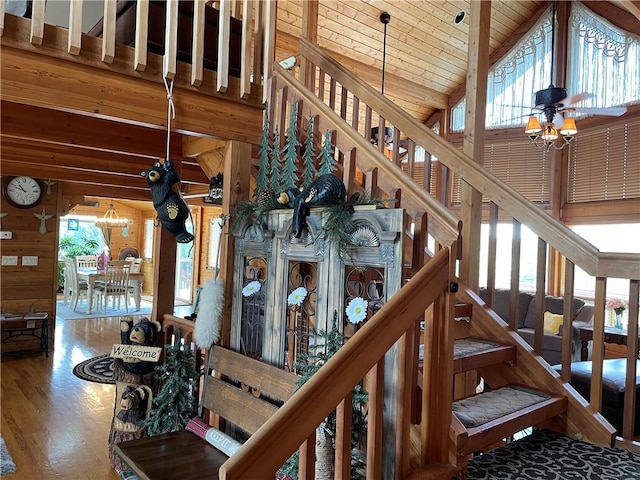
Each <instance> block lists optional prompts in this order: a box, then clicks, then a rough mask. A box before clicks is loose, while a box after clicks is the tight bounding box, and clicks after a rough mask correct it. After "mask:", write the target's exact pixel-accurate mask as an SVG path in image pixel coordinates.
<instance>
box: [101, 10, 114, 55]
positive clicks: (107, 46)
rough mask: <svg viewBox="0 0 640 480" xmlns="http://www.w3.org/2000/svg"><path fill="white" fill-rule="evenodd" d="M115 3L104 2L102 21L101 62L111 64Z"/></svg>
mask: <svg viewBox="0 0 640 480" xmlns="http://www.w3.org/2000/svg"><path fill="white" fill-rule="evenodd" d="M116 6H117V5H116V2H115V0H105V2H104V17H103V20H102V22H103V23H102V25H103V27H102V61H103V62H104V63H113V58H114V57H115V55H116Z"/></svg>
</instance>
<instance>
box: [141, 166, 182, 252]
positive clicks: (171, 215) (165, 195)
mask: <svg viewBox="0 0 640 480" xmlns="http://www.w3.org/2000/svg"><path fill="white" fill-rule="evenodd" d="M140 175H142V176H143V177H144V179H145V180H146V181H147V184H148V185H149V187H150V188H151V199H152V201H153V207H154V208H155V209H156V213H157V214H158V220H160V223H161V224H162V226H163V227H164V228H166V229H167V231H168V232H169V233H171V235H173V236H174V237H176V240H177V241H178V242H179V243H189V242H191V241H192V240H193V235H191V234H190V233H189V232H188V231H187V229H186V227H185V221H186V220H187V218H189V207H188V206H187V204H186V202H185V201H184V199H183V198H182V197H181V196H180V194H179V193H177V192H176V191H175V190H174V189H173V186H174V185H175V184H176V183H178V182H179V181H180V178H179V177H178V174H177V172H176V171H175V168H174V167H173V163H171V161H170V160H167V161H166V162H164V163H160V162H157V163H156V164H155V165H154V166H153V167H151V168H149V169H147V170H144V171H143V172H140Z"/></svg>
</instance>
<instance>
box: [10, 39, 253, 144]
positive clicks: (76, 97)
mask: <svg viewBox="0 0 640 480" xmlns="http://www.w3.org/2000/svg"><path fill="white" fill-rule="evenodd" d="M1 39H2V64H1V65H0V67H1V71H0V75H1V76H0V88H1V89H2V97H3V98H4V99H6V100H8V101H11V102H15V103H19V104H26V105H33V106H40V107H45V108H51V109H55V110H61V111H67V112H74V113H77V114H81V115H86V116H89V117H95V118H102V119H109V120H114V121H117V122H120V123H127V124H133V125H142V126H145V127H149V128H154V127H155V128H159V129H161V130H162V129H164V128H166V121H167V93H166V91H165V88H164V85H162V84H161V83H153V82H141V81H140V79H139V78H136V77H135V76H128V75H121V74H116V73H113V72H110V71H108V70H102V69H89V68H87V67H86V65H83V64H81V63H75V62H64V61H61V60H60V59H57V58H54V57H49V56H47V55H41V54H37V53H31V52H27V51H23V50H18V49H15V48H11V47H7V46H5V40H6V36H5V35H3V36H2V37H1ZM15 65H20V68H13V66H15ZM65 92H68V93H65ZM96 92H100V94H97V93H96ZM173 101H174V104H175V107H176V118H175V119H174V120H172V124H171V125H172V131H175V132H179V133H183V134H187V135H206V136H211V137H216V138H225V139H234V140H237V141H240V142H247V143H256V144H258V143H260V132H261V130H262V107H261V106H259V107H255V106H249V105H242V104H241V103H238V102H233V101H230V100H224V99H220V98H215V97H203V95H202V94H200V93H198V92H194V91H191V90H187V89H176V90H174V92H173Z"/></svg>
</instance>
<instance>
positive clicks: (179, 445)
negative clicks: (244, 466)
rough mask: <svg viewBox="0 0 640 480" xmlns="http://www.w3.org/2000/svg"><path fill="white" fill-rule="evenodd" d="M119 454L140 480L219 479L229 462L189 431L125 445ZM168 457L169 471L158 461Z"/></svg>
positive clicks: (225, 457) (118, 446)
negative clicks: (226, 463) (223, 465)
mask: <svg viewBox="0 0 640 480" xmlns="http://www.w3.org/2000/svg"><path fill="white" fill-rule="evenodd" d="M116 451H117V452H118V455H120V457H122V460H124V461H125V462H126V463H127V464H128V465H129V466H130V467H131V470H132V471H133V472H135V474H136V475H137V476H138V478H139V479H140V480H148V479H153V480H180V479H185V478H188V479H191V480H199V479H205V478H206V479H216V478H218V473H217V472H218V470H219V469H220V466H221V465H222V464H223V463H224V462H225V461H226V460H227V459H228V458H229V457H227V456H226V455H225V454H224V453H222V452H221V451H220V450H218V449H217V448H215V447H214V446H213V445H211V444H209V443H207V442H206V441H204V440H203V439H201V438H200V437H198V436H197V435H196V434H194V433H192V432H188V431H186V430H183V431H180V432H173V433H167V434H165V435H156V436H153V437H143V438H141V439H139V440H136V441H135V442H123V443H120V444H118V445H117V446H116ZM168 454H170V456H171V467H170V468H168V466H167V464H166V463H165V462H164V461H159V459H160V458H162V457H163V456H166V455H168Z"/></svg>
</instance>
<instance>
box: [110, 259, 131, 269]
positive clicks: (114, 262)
mask: <svg viewBox="0 0 640 480" xmlns="http://www.w3.org/2000/svg"><path fill="white" fill-rule="evenodd" d="M131 264H132V262H131V261H129V260H109V261H108V262H107V268H109V267H115V268H119V267H129V268H131Z"/></svg>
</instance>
